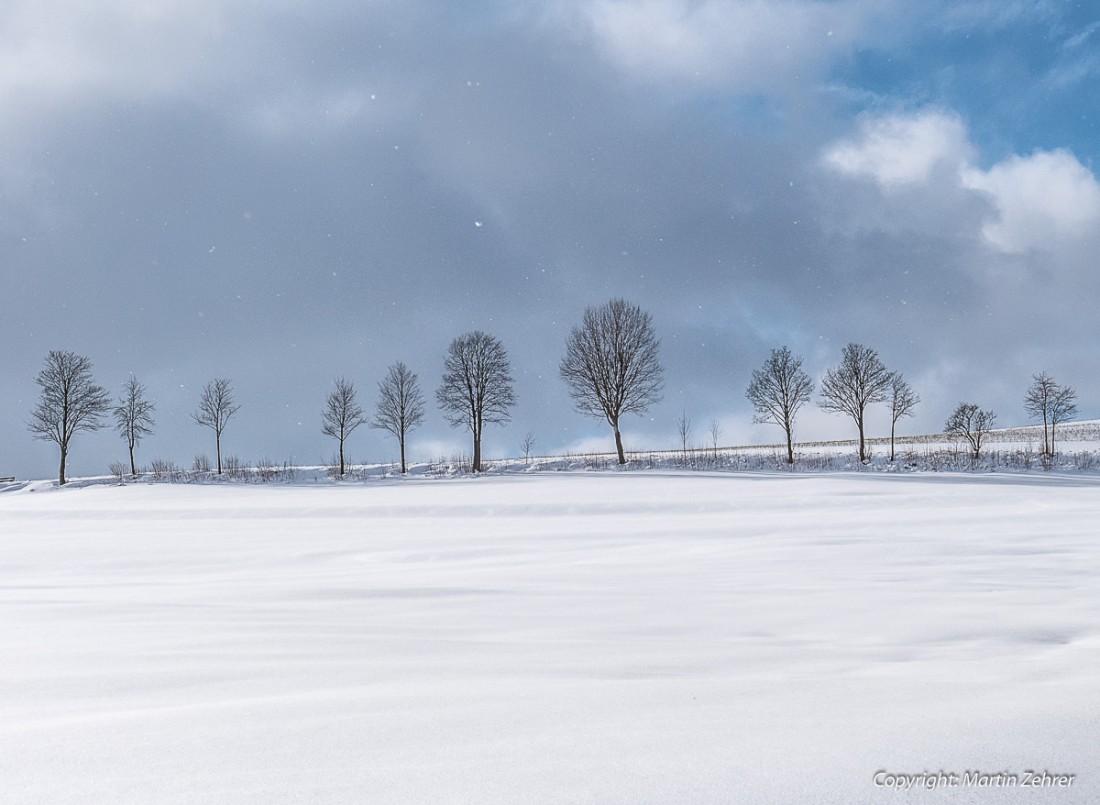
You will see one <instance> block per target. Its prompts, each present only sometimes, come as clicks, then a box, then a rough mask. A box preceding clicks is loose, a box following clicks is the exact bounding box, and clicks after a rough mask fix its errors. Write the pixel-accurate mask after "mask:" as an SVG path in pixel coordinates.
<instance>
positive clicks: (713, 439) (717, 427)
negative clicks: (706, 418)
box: [710, 419, 722, 461]
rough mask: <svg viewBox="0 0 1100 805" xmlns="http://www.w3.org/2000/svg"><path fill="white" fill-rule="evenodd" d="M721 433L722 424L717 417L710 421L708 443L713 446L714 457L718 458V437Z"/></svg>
mask: <svg viewBox="0 0 1100 805" xmlns="http://www.w3.org/2000/svg"><path fill="white" fill-rule="evenodd" d="M721 435H722V426H721V424H719V422H718V420H717V419H712V420H711V421H710V443H711V444H712V445H713V446H714V459H715V461H717V460H718V439H719V437H720V436H721Z"/></svg>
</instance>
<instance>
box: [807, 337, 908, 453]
mask: <svg viewBox="0 0 1100 805" xmlns="http://www.w3.org/2000/svg"><path fill="white" fill-rule="evenodd" d="M892 378H893V373H891V372H889V371H888V370H887V369H886V367H885V366H883V364H882V361H881V360H879V357H878V353H877V352H876V351H875V350H873V349H871V348H870V347H865V346H863V345H862V344H848V345H847V346H846V347H844V353H843V355H842V357H841V360H840V365H839V366H838V367H836V368H835V369H829V370H828V371H826V372H825V377H824V378H823V379H822V381H821V401H820V402H819V403H818V405H819V406H820V407H821V409H822V410H824V411H829V412H831V413H837V414H847V415H848V416H850V417H851V418H852V420H853V421H854V422H855V423H856V427H857V428H858V429H859V460H860V461H866V460H867V450H866V440H865V438H864V427H863V425H864V416H865V414H866V411H867V406H868V405H871V404H872V403H879V402H885V401H886V399H887V396H888V394H889V389H890V382H891V379H892Z"/></svg>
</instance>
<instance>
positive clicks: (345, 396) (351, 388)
mask: <svg viewBox="0 0 1100 805" xmlns="http://www.w3.org/2000/svg"><path fill="white" fill-rule="evenodd" d="M335 382H336V388H335V389H333V390H332V391H331V392H329V395H328V398H327V399H326V401H325V408H324V410H323V411H322V412H321V433H323V434H325V435H326V436H331V437H333V438H334V439H337V440H338V441H339V442H340V474H341V475H343V474H344V468H345V465H344V441H345V440H346V439H347V438H348V436H350V435H351V432H352V431H354V430H355V429H356V428H358V427H359V426H360V425H362V424H363V423H364V422H366V421H367V420H366V417H364V416H363V409H362V408H360V407H359V404H358V403H357V402H356V399H355V396H356V395H355V385H354V384H352V383H350V382H349V381H347V380H345V379H344V378H342V377H338V378H336V381H335Z"/></svg>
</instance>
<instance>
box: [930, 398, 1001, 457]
mask: <svg viewBox="0 0 1100 805" xmlns="http://www.w3.org/2000/svg"><path fill="white" fill-rule="evenodd" d="M996 421H997V415H996V414H995V413H993V412H992V411H985V410H982V409H980V408H978V406H976V405H974V404H973V403H959V406H958V408H956V409H955V411H954V412H953V413H952V414H951V416H950V417H948V418H947V422H946V423H945V424H944V426H943V432H944V433H950V434H952V435H954V436H962V437H963V438H965V439H966V441H967V442H969V443H970V450H971V453H972V455H973V456H974V458H978V456H979V455H980V454H981V451H982V442H983V441H984V440H985V437H986V436H988V435H989V432H990V431H991V430H993V424H994V423H995V422H996Z"/></svg>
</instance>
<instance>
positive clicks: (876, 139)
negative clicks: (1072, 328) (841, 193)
mask: <svg viewBox="0 0 1100 805" xmlns="http://www.w3.org/2000/svg"><path fill="white" fill-rule="evenodd" d="M974 152H975V149H974V147H973V146H972V145H971V144H970V142H969V139H968V136H967V131H966V127H965V126H964V125H963V123H962V122H961V121H960V120H959V119H958V118H957V117H955V116H953V115H951V114H948V113H945V112H942V111H922V112H918V113H916V114H912V115H901V114H893V115H887V116H884V117H879V118H867V119H865V120H863V121H862V123H861V124H860V128H859V133H858V134H857V135H856V137H854V138H852V139H850V140H844V141H841V142H838V143H835V144H833V145H831V146H829V147H828V148H826V149H825V151H824V153H823V155H822V163H823V164H824V165H825V166H826V167H828V168H829V169H831V170H834V171H836V172H838V173H841V174H844V175H845V176H849V177H859V178H868V179H871V180H873V181H874V182H875V183H876V184H877V185H878V186H879V188H880V189H881V190H882V191H884V192H886V193H888V194H891V195H895V194H894V193H893V191H896V190H898V189H900V188H905V189H907V190H909V191H910V192H908V193H906V194H905V195H904V197H901V196H896V195H895V202H896V203H898V204H909V205H914V204H915V205H918V206H919V209H915V210H910V211H908V212H906V213H905V217H906V218H909V217H917V218H919V217H920V215H921V214H922V210H923V209H924V208H925V207H930V208H938V207H942V206H943V205H944V204H945V203H947V202H948V200H949V199H951V200H952V203H958V202H959V198H958V196H959V194H960V193H961V194H963V197H962V198H963V200H964V201H965V199H966V198H970V199H974V198H975V197H976V196H980V197H981V198H982V199H983V200H984V201H985V202H986V203H987V210H986V211H984V212H983V213H982V215H981V217H980V218H978V219H976V222H979V221H980V223H977V225H978V226H980V227H981V231H980V234H981V237H982V238H983V239H984V241H985V242H986V244H987V245H989V246H992V247H993V248H994V249H996V250H997V251H999V252H1002V253H1009V254H1012V253H1022V252H1025V251H1028V250H1030V249H1047V250H1049V249H1052V248H1055V247H1056V246H1057V245H1058V244H1059V243H1061V242H1063V241H1065V240H1066V239H1074V238H1080V237H1083V236H1088V235H1090V234H1097V233H1098V232H1100V184H1098V183H1097V180H1096V177H1095V176H1094V175H1093V173H1092V172H1091V171H1090V170H1089V169H1088V168H1086V167H1085V166H1084V165H1082V164H1081V163H1080V162H1079V161H1078V160H1077V158H1076V157H1074V156H1073V155H1072V154H1071V153H1069V152H1068V151H1065V150H1056V151H1037V152H1035V153H1034V154H1032V155H1031V156H1011V157H1009V158H1008V159H1005V160H1003V161H1001V162H998V163H997V164H995V165H993V166H992V167H991V168H989V169H988V170H983V169H981V168H979V167H976V166H975V165H974V159H975V157H974ZM970 206H971V207H972V205H970ZM990 213H992V215H990ZM955 215H956V218H957V219H958V220H965V219H966V217H967V216H963V215H962V210H961V208H960V209H959V210H956V213H955Z"/></svg>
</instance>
